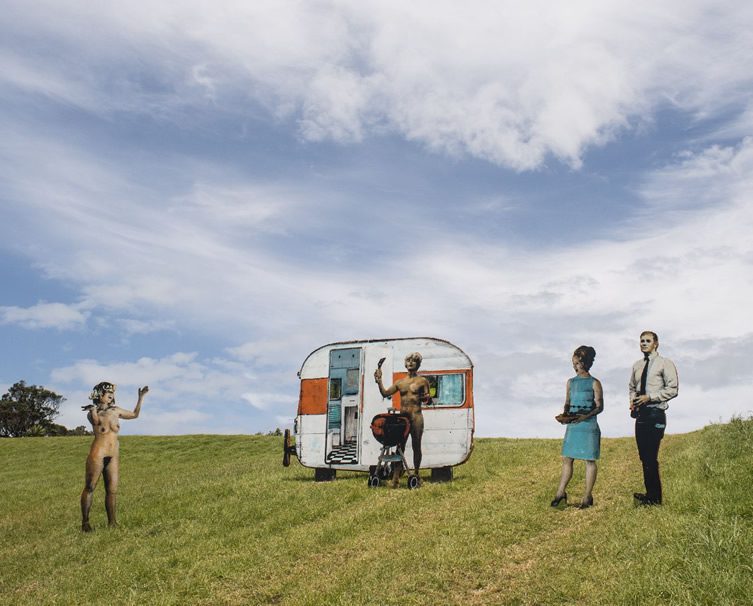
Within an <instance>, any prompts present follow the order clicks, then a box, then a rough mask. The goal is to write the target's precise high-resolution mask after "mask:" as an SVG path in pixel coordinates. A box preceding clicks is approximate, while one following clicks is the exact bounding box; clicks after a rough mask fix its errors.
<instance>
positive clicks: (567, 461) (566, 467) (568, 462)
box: [555, 457, 573, 498]
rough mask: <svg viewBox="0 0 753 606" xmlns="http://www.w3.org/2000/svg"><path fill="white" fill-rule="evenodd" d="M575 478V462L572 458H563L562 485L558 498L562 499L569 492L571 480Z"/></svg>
mask: <svg viewBox="0 0 753 606" xmlns="http://www.w3.org/2000/svg"><path fill="white" fill-rule="evenodd" d="M572 477H573V460H572V459H571V458H570V457H562V475H561V476H560V485H559V488H557V494H556V495H555V497H556V498H559V497H561V496H562V495H564V494H565V490H567V485H568V483H569V482H570V478H572Z"/></svg>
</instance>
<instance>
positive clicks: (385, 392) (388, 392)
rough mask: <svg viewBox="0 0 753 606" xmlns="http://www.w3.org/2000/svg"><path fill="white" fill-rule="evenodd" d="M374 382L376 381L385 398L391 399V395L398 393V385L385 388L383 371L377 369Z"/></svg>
mask: <svg viewBox="0 0 753 606" xmlns="http://www.w3.org/2000/svg"><path fill="white" fill-rule="evenodd" d="M374 380H375V381H376V384H377V386H378V387H379V393H381V394H382V397H383V398H389V397H390V396H391V395H393V394H394V393H396V392H397V385H396V384H395V385H390V386H389V387H388V388H387V389H385V388H384V385H383V384H382V369H381V368H377V369H376V370H375V371H374Z"/></svg>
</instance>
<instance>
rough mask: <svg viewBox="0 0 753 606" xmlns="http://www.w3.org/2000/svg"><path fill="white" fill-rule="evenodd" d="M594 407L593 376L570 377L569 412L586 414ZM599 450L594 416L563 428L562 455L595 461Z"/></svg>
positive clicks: (598, 435) (598, 434)
mask: <svg viewBox="0 0 753 606" xmlns="http://www.w3.org/2000/svg"><path fill="white" fill-rule="evenodd" d="M593 407H594V378H593V377H578V376H575V377H573V378H572V379H570V412H571V413H575V414H586V413H588V412H590V411H591V409H593ZM600 450H601V429H599V424H598V422H597V421H596V417H591V418H590V419H588V420H586V421H581V422H580V423H573V424H570V425H568V426H567V429H566V430H565V440H564V442H562V456H563V457H570V458H571V459H582V460H585V461H595V460H596V459H598V458H599V454H600Z"/></svg>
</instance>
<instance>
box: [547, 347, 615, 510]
mask: <svg viewBox="0 0 753 606" xmlns="http://www.w3.org/2000/svg"><path fill="white" fill-rule="evenodd" d="M595 358H596V350H595V349H594V348H593V347H589V346H587V345H581V346H580V347H578V349H576V350H575V352H574V353H573V370H575V376H574V377H573V378H571V379H568V380H567V390H566V392H565V412H564V413H563V415H562V416H561V415H558V416H557V420H558V421H559V422H560V423H563V424H565V423H567V430H566V431H565V440H564V441H563V443H562V476H561V478H560V485H559V488H558V489H557V494H556V495H555V497H554V500H553V501H552V503H551V505H552V507H557V506H558V505H559V504H560V502H562V501H563V500H564V501H565V502H567V492H565V489H566V488H567V484H568V482H569V481H570V478H572V477H573V460H574V459H580V460H584V461H585V462H586V493H585V494H584V495H583V499H582V501H581V503H580V508H581V509H586V508H587V507H591V506H592V505H593V504H594V499H593V495H592V494H591V491H592V490H593V487H594V484H595V483H596V460H597V459H598V458H599V454H600V447H601V430H600V429H599V424H598V422H597V421H596V415H598V414H599V413H600V412H601V411H602V410H604V390H603V389H602V387H601V381H599V379H597V378H595V377H592V376H591V374H590V373H589V370H590V369H591V366H592V365H593V363H594V359H595Z"/></svg>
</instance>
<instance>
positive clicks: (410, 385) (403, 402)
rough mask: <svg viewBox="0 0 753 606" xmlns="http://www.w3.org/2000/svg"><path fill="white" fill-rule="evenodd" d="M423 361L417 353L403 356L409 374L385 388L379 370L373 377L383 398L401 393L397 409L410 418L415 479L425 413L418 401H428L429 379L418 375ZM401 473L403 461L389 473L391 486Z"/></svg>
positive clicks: (403, 447)
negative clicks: (390, 474) (391, 473)
mask: <svg viewBox="0 0 753 606" xmlns="http://www.w3.org/2000/svg"><path fill="white" fill-rule="evenodd" d="M422 360H423V358H422V357H421V354H420V353H418V352H414V353H410V354H408V355H407V356H405V369H406V370H407V371H408V376H407V377H403V378H402V379H398V381H397V382H396V383H395V384H394V385H390V386H389V387H387V388H385V387H384V384H383V383H382V369H381V368H377V370H376V371H375V372H374V380H375V381H376V383H377V386H378V387H379V392H380V393H381V394H382V397H383V398H388V397H390V396H392V395H393V394H394V393H396V392H398V391H399V392H400V412H401V413H402V414H404V415H405V416H407V417H408V418H409V419H410V437H411V446H412V447H413V473H414V475H415V476H416V477H417V478H418V477H419V475H418V469H419V467H421V437H422V436H423V433H424V415H423V412H422V411H421V404H422V403H423V404H431V395H430V394H429V381H428V379H427V378H426V377H421V376H419V375H418V369H419V368H420V367H421V362H422ZM406 441H407V439H406ZM400 447H401V449H403V450H404V449H405V441H404V442H403V443H401V445H400ZM402 473H403V465H402V463H396V464H395V468H394V470H393V475H392V484H391V486H392V488H396V487H397V485H398V483H399V481H400V476H401V475H402ZM419 481H420V479H419Z"/></svg>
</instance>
